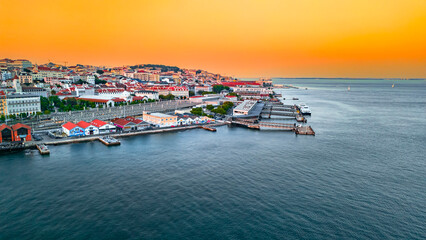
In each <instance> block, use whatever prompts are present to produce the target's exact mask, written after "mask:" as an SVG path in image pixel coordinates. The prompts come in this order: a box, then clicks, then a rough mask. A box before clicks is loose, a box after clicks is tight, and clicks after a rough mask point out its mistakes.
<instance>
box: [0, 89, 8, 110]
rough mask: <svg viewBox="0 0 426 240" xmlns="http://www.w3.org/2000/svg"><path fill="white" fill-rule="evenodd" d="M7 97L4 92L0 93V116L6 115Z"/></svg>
mask: <svg viewBox="0 0 426 240" xmlns="http://www.w3.org/2000/svg"><path fill="white" fill-rule="evenodd" d="M6 98H7V95H6V93H5V92H4V91H0V116H1V115H4V116H6V115H7V103H6Z"/></svg>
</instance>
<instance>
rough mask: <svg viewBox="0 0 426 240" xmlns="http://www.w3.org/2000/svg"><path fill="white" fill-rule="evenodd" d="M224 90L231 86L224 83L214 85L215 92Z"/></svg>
mask: <svg viewBox="0 0 426 240" xmlns="http://www.w3.org/2000/svg"><path fill="white" fill-rule="evenodd" d="M222 90H229V87H228V86H223V85H214V86H213V92H215V93H220V92H221V91H222Z"/></svg>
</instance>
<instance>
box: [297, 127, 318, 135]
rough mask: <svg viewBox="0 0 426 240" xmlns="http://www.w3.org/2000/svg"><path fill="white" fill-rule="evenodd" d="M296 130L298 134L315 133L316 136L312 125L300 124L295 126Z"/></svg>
mask: <svg viewBox="0 0 426 240" xmlns="http://www.w3.org/2000/svg"><path fill="white" fill-rule="evenodd" d="M294 132H295V133H296V134H298V135H313V136H315V131H314V130H313V129H312V127H311V126H298V127H296V128H295V130H294Z"/></svg>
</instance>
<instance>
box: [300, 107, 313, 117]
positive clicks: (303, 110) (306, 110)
mask: <svg viewBox="0 0 426 240" xmlns="http://www.w3.org/2000/svg"><path fill="white" fill-rule="evenodd" d="M300 112H301V113H302V114H304V115H311V109H310V108H309V107H308V106H306V105H305V106H303V107H302V108H300Z"/></svg>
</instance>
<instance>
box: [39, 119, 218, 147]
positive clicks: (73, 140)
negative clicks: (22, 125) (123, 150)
mask: <svg viewBox="0 0 426 240" xmlns="http://www.w3.org/2000/svg"><path fill="white" fill-rule="evenodd" d="M223 125H226V124H225V123H224V122H218V123H206V124H197V125H188V126H179V127H170V128H157V129H150V130H141V131H132V132H121V133H111V134H101V135H95V136H85V137H72V138H70V137H67V138H62V139H48V140H44V141H40V143H43V144H45V145H60V144H69V143H78V142H90V141H95V140H98V139H99V137H101V136H110V137H114V138H122V137H131V136H137V135H145V134H155V133H164V132H175V131H183V130H189V129H197V128H200V127H201V126H210V127H217V126H223ZM38 143H39V142H38Z"/></svg>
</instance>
